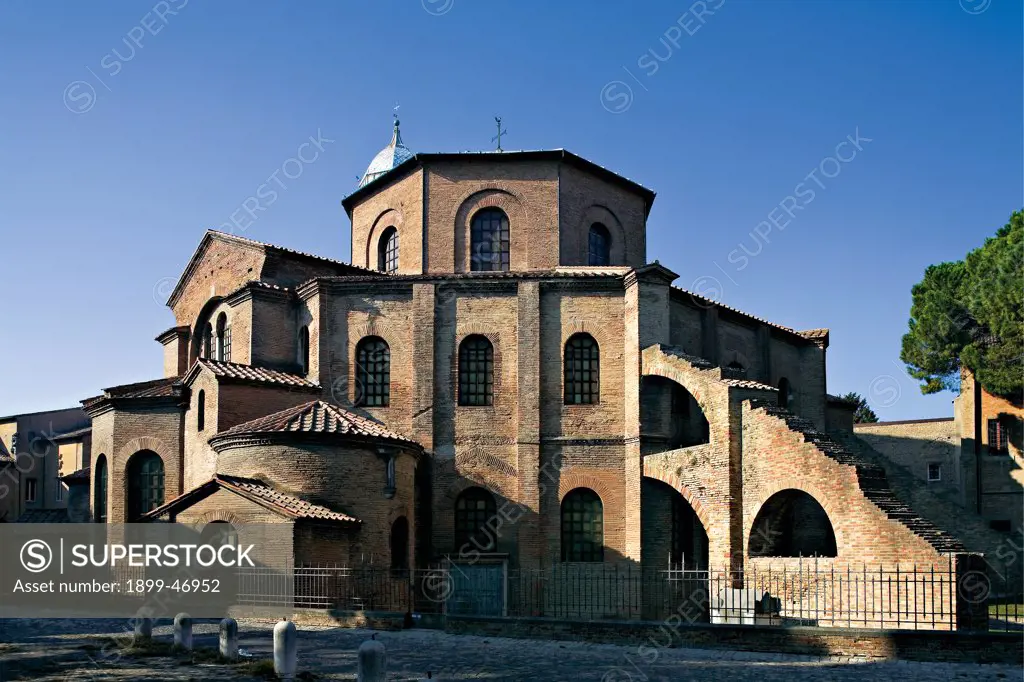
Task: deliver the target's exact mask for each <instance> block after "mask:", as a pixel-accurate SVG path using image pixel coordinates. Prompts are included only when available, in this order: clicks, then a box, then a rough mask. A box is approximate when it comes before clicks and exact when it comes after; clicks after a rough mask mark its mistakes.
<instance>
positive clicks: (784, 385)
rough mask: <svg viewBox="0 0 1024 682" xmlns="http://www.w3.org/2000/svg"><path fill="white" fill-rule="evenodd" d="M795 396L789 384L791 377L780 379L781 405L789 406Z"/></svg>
mask: <svg viewBox="0 0 1024 682" xmlns="http://www.w3.org/2000/svg"><path fill="white" fill-rule="evenodd" d="M792 397H793V389H792V387H791V386H790V385H789V379H787V378H786V377H782V378H781V379H779V407H789V405H790V402H791V401H790V399H791V398H792Z"/></svg>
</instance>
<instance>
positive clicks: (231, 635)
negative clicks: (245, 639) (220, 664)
mask: <svg viewBox="0 0 1024 682" xmlns="http://www.w3.org/2000/svg"><path fill="white" fill-rule="evenodd" d="M220 655H221V656H223V657H224V658H226V659H228V660H229V661H236V660H238V623H237V622H235V619H234V618H225V619H224V620H222V621H221V622H220Z"/></svg>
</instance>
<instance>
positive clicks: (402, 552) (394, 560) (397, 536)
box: [391, 516, 409, 569]
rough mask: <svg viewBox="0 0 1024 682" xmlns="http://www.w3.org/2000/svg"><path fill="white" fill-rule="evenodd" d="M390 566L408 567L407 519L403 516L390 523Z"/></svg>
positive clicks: (397, 567)
mask: <svg viewBox="0 0 1024 682" xmlns="http://www.w3.org/2000/svg"><path fill="white" fill-rule="evenodd" d="M391 568H396V569H405V568H409V521H408V520H407V519H406V518H405V517H404V516H399V517H398V518H397V519H395V522H394V523H392V524H391Z"/></svg>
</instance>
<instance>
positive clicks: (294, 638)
mask: <svg viewBox="0 0 1024 682" xmlns="http://www.w3.org/2000/svg"><path fill="white" fill-rule="evenodd" d="M298 634H299V633H298V631H297V630H296V629H295V623H293V622H291V621H290V620H282V621H281V622H280V623H278V624H277V625H275V626H274V672H275V673H277V675H278V677H280V678H281V679H283V680H292V679H295V671H296V668H297V667H298V660H297V659H298V649H299V647H298V640H299V636H298Z"/></svg>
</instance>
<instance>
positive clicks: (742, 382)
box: [722, 379, 779, 391]
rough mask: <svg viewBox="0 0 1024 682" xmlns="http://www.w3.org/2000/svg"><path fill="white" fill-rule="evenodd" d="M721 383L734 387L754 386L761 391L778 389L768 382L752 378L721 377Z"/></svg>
mask: <svg viewBox="0 0 1024 682" xmlns="http://www.w3.org/2000/svg"><path fill="white" fill-rule="evenodd" d="M722 383H723V384H728V385H729V386H735V387H736V388H756V389H758V390H761V391H778V390H779V389H778V388H776V387H775V386H769V385H768V384H762V383H761V382H760V381H754V380H752V379H722Z"/></svg>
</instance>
